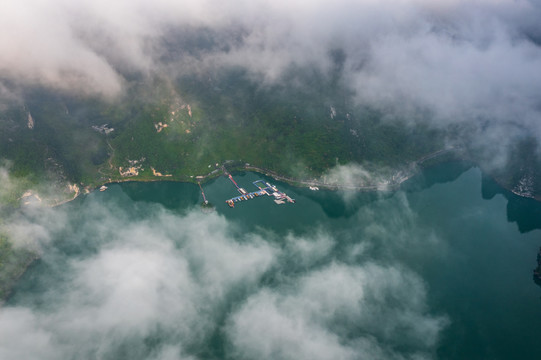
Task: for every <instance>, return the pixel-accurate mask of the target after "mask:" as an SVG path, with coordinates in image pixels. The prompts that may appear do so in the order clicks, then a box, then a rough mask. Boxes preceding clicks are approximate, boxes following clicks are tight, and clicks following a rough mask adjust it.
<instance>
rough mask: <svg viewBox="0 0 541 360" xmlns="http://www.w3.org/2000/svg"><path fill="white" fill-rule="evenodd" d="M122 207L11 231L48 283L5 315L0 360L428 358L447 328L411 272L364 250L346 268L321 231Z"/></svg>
mask: <svg viewBox="0 0 541 360" xmlns="http://www.w3.org/2000/svg"><path fill="white" fill-rule="evenodd" d="M121 204H122V201H118V200H115V201H112V200H109V201H107V202H106V203H100V202H98V201H93V200H92V199H91V198H88V199H86V201H85V203H84V204H83V205H84V206H82V207H81V209H80V211H78V212H76V213H75V212H69V213H64V214H62V212H63V210H60V209H55V210H53V211H54V212H59V213H61V215H62V216H58V217H56V219H57V222H56V223H55V224H51V223H49V222H48V221H47V220H46V219H45V218H33V217H32V215H31V214H30V215H28V214H25V215H20V217H19V218H18V219H12V220H11V221H12V222H13V223H19V224H28V222H31V223H34V226H35V228H36V229H38V227H39V229H40V231H41V232H42V233H43V234H42V236H41V239H43V240H44V242H42V247H43V252H42V254H43V255H42V260H41V261H42V262H43V264H42V265H41V266H43V269H46V270H43V271H44V274H43V275H44V276H40V277H39V283H37V284H35V285H34V286H36V288H37V289H40V288H41V289H42V290H41V291H39V290H38V291H35V290H34V287H33V289H31V290H30V291H29V292H28V290H26V291H25V290H24V289H23V290H21V291H20V292H19V293H18V294H16V298H15V301H12V305H9V306H4V307H3V308H2V309H1V310H0V357H1V358H2V359H31V358H36V357H39V358H41V359H58V358H103V359H122V358H130V359H198V358H208V357H209V356H218V357H220V358H221V357H224V358H237V359H253V358H270V359H273V358H276V359H318V358H321V359H323V358H341V359H356V358H359V357H369V358H381V359H387V358H425V357H426V358H429V357H430V353H431V352H432V351H433V350H434V348H435V346H436V345H437V341H438V338H439V336H440V334H441V331H442V329H444V328H445V326H446V324H447V321H448V320H447V319H446V318H445V317H443V316H436V315H432V314H430V309H429V308H428V307H427V291H426V288H425V285H424V282H423V281H422V280H421V279H420V277H419V276H418V275H416V274H415V273H414V272H412V271H411V270H408V269H407V268H404V267H402V266H401V265H398V264H397V263H396V262H393V266H389V265H385V264H376V263H373V262H371V261H368V260H362V261H359V257H357V258H356V259H352V257H351V256H350V255H351V254H352V253H353V250H354V248H355V249H357V250H359V249H358V245H359V244H362V243H366V242H368V243H372V240H371V238H370V237H367V238H366V240H363V239H364V235H363V236H362V238H359V239H357V240H356V241H355V243H354V244H352V245H351V246H352V248H351V251H350V250H347V251H346V253H348V254H349V255H348V256H346V257H342V256H341V255H339V254H340V252H336V251H335V249H336V246H337V239H336V238H335V237H333V236H330V235H328V234H327V233H326V232H325V231H322V230H313V231H309V232H308V233H306V234H304V235H292V234H290V235H287V236H286V237H285V238H284V239H279V238H278V237H277V236H276V235H274V234H272V233H269V232H259V231H253V232H249V233H246V232H245V231H243V230H242V227H238V226H237V225H235V224H233V223H230V222H229V221H227V220H225V218H224V217H222V216H219V215H216V214H210V215H209V214H202V213H200V212H199V211H198V210H193V211H188V212H186V213H185V214H178V213H172V212H169V211H166V210H164V209H163V208H161V207H160V206H158V205H152V204H140V203H139V204H135V203H133V204H132V205H131V206H130V207H129V208H130V210H129V211H127V210H125V208H124V209H123V208H122V205H121ZM134 209H135V210H134ZM360 216H361V217H360V218H362V217H364V216H365V215H360ZM406 216H407V215H406ZM21 218H24V219H26V220H25V222H23V220H21ZM81 219H84V221H82V220H81ZM18 228H19V227H18V226H12V227H11V229H12V232H11V234H10V235H11V237H12V238H17V237H18V236H26V234H21V233H20V232H17V231H15V230H16V229H18ZM391 228H392V226H391V227H389V229H391ZM13 229H15V230H13ZM45 234H46V235H45ZM51 238H54V239H55V243H54V245H53V244H52V243H50V242H49V239H51ZM381 240H383V238H381V237H380V238H377V239H376V241H381ZM347 246H348V247H349V246H350V245H347ZM366 246H369V244H366ZM389 246H392V245H391V244H389ZM356 253H357V255H359V254H360V253H359V251H356ZM216 339H220V340H219V342H218V343H221V344H222V345H217V342H216ZM218 354H221V355H218Z"/></svg>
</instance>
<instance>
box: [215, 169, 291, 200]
mask: <svg viewBox="0 0 541 360" xmlns="http://www.w3.org/2000/svg"><path fill="white" fill-rule="evenodd" d="M228 177H229V180H231V182H232V183H233V184H234V185H235V187H236V188H237V191H238V192H239V193H240V194H241V195H240V196H236V197H234V198H231V199H229V200H226V201H225V202H226V203H227V205H229V207H232V208H233V207H235V203H238V202H241V201H247V200H251V199H254V198H256V197H260V196H264V195H267V196H271V197H273V198H274V202H275V203H277V204H284V203H285V202H286V201H287V202H289V203H294V202H295V199H292V198H290V197H289V196H288V195H287V194H286V193H283V192H281V191H278V189H277V188H276V186H274V185H271V184H269V183H268V182H266V181H263V180H256V181H254V182H253V184H254V185H255V186H256V187H257V188H258V189H259V190H257V191H253V192H250V193H248V192H247V191H246V190H245V189H244V188H241V187H240V186H239V185H238V184H237V183H236V182H235V180H234V179H233V177H232V176H231V174H228Z"/></svg>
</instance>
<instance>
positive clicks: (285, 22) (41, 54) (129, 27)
mask: <svg viewBox="0 0 541 360" xmlns="http://www.w3.org/2000/svg"><path fill="white" fill-rule="evenodd" d="M2 8H3V11H2V14H0V24H1V25H0V27H1V28H0V30H1V31H0V47H1V48H2V53H1V54H0V78H3V79H5V80H9V81H13V82H16V83H23V84H43V85H46V86H52V87H55V88H59V89H64V90H66V89H76V90H78V91H81V92H84V93H100V94H102V95H105V96H112V95H115V94H118V93H119V92H121V91H122V87H123V83H124V82H125V80H126V76H127V74H130V73H134V72H138V73H142V74H149V73H160V72H161V73H163V72H165V73H166V74H167V76H171V75H172V74H173V73H174V72H178V71H181V72H182V71H196V70H197V69H201V68H208V67H210V68H214V69H219V68H220V67H221V66H224V65H239V66H243V67H246V68H248V69H249V70H251V71H252V72H253V73H254V74H259V75H261V76H262V78H263V79H266V80H267V81H275V80H277V79H280V77H281V75H282V74H283V73H284V71H286V70H287V69H289V68H291V66H300V67H306V66H310V67H312V68H315V69H318V70H319V71H321V72H323V73H330V72H333V71H336V70H337V69H338V71H339V73H340V76H341V79H342V81H343V82H344V83H345V85H346V86H348V87H350V88H351V89H353V90H354V91H355V93H356V96H357V100H358V101H359V102H360V103H365V104H369V105H371V106H374V107H377V108H380V109H382V110H385V112H387V113H389V114H393V113H395V114H401V115H402V116H404V115H406V116H407V115H415V114H416V113H417V112H419V111H425V112H426V111H429V112H432V114H433V117H434V118H437V119H438V120H439V121H440V122H441V121H443V122H445V123H448V122H452V121H457V120H461V121H465V120H472V119H478V118H488V119H497V120H500V121H521V122H523V123H525V124H529V125H531V124H533V122H535V121H538V120H539V111H540V110H539V109H540V100H539V97H538V94H539V93H540V90H541V89H540V85H539V84H541V78H540V77H541V75H540V73H539V71H538V69H539V68H540V65H541V48H540V46H539V42H540V39H541V26H540V25H539V22H538V19H539V17H540V15H541V6H540V4H539V2H538V1H535V0H529V1H528V0H520V1H510V0H502V1H488V0H479V1H473V2H472V1H461V0H448V1H439V2H437V3H434V2H431V1H425V0H412V1H400V0H396V1H386V2H380V1H371V0H364V1H352V0H339V1H335V2H332V3H330V2H328V1H312V2H306V1H301V0H295V1H281V0H280V1H273V2H272V3H268V2H253V1H252V2H250V1H243V0H235V1H230V2H227V3H226V4H225V3H222V2H216V1H212V0H206V1H183V2H178V1H171V0H159V1H153V2H149V1H144V0H137V1H117V2H115V3H114V4H110V3H108V2H104V1H87V0H84V1H78V2H77V3H73V2H70V1H65V0H54V1H48V2H43V1H38V0H26V1H23V2H17V3H13V2H9V3H6V4H4V5H3V7H2ZM165 44H169V45H165ZM171 44H175V45H171ZM164 58H166V59H168V60H167V61H166V62H165V63H164V61H163V59H164Z"/></svg>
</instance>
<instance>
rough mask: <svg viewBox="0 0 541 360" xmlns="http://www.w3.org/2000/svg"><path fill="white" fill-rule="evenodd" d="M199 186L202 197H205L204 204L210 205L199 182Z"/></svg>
mask: <svg viewBox="0 0 541 360" xmlns="http://www.w3.org/2000/svg"><path fill="white" fill-rule="evenodd" d="M197 185H199V188H200V189H201V195H203V202H204V203H205V205H208V203H209V202H208V200H207V198H206V197H205V192H204V191H203V187H202V186H201V183H200V182H197Z"/></svg>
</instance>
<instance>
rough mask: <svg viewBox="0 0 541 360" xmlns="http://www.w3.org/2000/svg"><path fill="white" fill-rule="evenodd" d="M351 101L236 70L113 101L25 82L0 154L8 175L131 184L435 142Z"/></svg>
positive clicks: (419, 149)
mask: <svg viewBox="0 0 541 360" xmlns="http://www.w3.org/2000/svg"><path fill="white" fill-rule="evenodd" d="M205 77H208V79H205ZM352 99H353V95H352V94H351V93H349V92H348V91H347V89H345V88H343V87H341V86H340V85H339V82H338V81H336V79H328V78H326V77H324V76H322V75H320V74H317V73H313V72H311V73H304V74H303V73H302V72H301V71H296V72H294V73H291V74H288V77H287V81H286V80H284V82H283V83H278V84H274V85H264V86H263V85H260V84H259V83H258V82H257V81H255V80H254V79H253V78H251V77H250V76H249V75H248V74H247V73H246V72H245V71H243V70H240V69H230V70H228V71H224V72H222V73H219V74H218V75H213V76H208V75H204V76H203V75H189V76H183V77H181V78H179V79H178V80H177V81H176V82H174V83H170V82H164V81H160V80H153V81H149V82H147V83H141V82H137V83H136V82H134V83H133V84H132V85H131V86H130V87H129V88H128V90H127V94H126V95H125V96H124V97H122V98H120V99H117V100H115V101H113V102H108V101H105V100H100V99H90V98H88V97H86V98H84V97H76V96H72V95H68V94H55V93H51V92H47V91H44V90H41V89H32V90H31V91H27V93H26V94H25V96H24V102H23V103H21V104H17V105H11V106H8V107H7V108H4V109H3V111H1V112H0V129H1V132H0V156H1V157H2V158H4V159H9V160H11V170H10V171H11V172H12V174H14V175H16V176H18V177H26V178H30V179H43V178H47V179H48V180H50V182H51V181H52V182H54V181H59V182H68V181H69V182H72V183H77V184H82V185H84V186H96V185H98V184H100V183H103V182H107V181H111V180H113V181H114V180H118V179H122V178H123V176H122V175H121V171H120V168H122V172H125V171H127V169H129V168H130V167H133V168H135V171H137V173H138V175H133V174H135V172H132V173H131V174H128V175H125V176H132V177H133V178H134V179H141V180H144V179H155V178H156V175H155V173H154V172H153V171H152V169H151V168H153V169H154V171H155V172H157V173H161V174H163V175H172V176H171V177H168V179H176V180H188V181H189V180H191V179H193V177H195V176H197V175H204V174H207V173H209V172H210V171H211V170H212V169H214V168H215V164H216V163H219V164H221V163H223V162H224V161H226V160H236V161H240V162H242V163H250V164H252V165H255V166H258V167H262V168H267V169H270V170H273V171H276V172H278V173H281V174H284V175H287V176H291V177H298V178H299V177H300V178H303V177H316V176H319V175H321V174H322V173H323V172H324V171H325V170H327V169H329V168H330V167H333V166H334V165H337V164H346V163H349V162H351V161H354V162H357V163H363V164H364V165H365V166H367V167H369V168H370V167H374V168H375V167H380V166H387V167H399V166H402V165H404V164H406V163H408V162H410V161H412V160H414V159H416V158H419V157H421V156H423V155H425V154H427V153H430V152H432V151H435V150H438V149H440V148H442V147H443V142H444V138H443V133H442V132H441V131H439V130H433V129H429V128H428V127H427V126H425V125H423V124H422V122H419V121H415V126H412V125H411V119H399V120H393V121H383V120H382V116H381V114H380V113H378V112H377V111H375V110H372V109H370V108H367V107H361V106H358V105H355V104H354V102H353V100H352ZM29 117H31V118H32V121H33V128H31V127H32V126H29V121H30V120H29ZM105 124H107V127H102V128H101V132H100V130H99V129H98V128H97V127H100V126H102V125H105ZM93 127H94V128H93ZM107 129H114V131H110V132H108V133H107V134H105V132H106V130H107Z"/></svg>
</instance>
